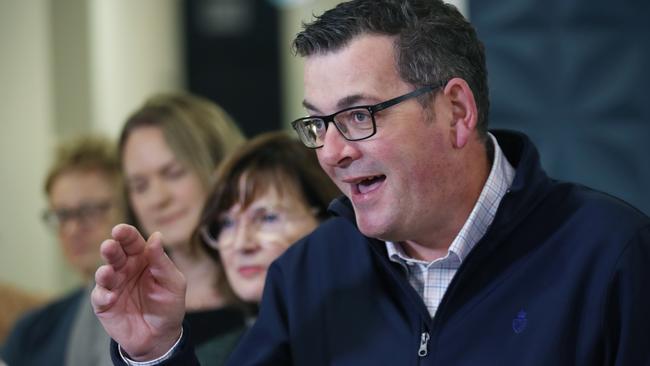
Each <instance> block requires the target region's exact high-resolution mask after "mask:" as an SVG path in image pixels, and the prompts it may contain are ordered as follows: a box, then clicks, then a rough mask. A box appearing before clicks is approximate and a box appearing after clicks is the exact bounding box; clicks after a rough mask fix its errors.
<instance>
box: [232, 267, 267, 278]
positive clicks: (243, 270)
mask: <svg viewBox="0 0 650 366" xmlns="http://www.w3.org/2000/svg"><path fill="white" fill-rule="evenodd" d="M237 272H238V273H239V274H240V275H241V276H242V277H246V278H250V277H255V276H257V275H259V274H261V273H263V272H264V267H263V266H242V267H239V268H238V269H237Z"/></svg>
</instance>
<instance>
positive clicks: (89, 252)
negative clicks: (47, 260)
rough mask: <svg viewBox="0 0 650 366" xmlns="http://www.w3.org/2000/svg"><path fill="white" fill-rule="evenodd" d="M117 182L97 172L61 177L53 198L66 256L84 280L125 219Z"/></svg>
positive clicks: (90, 273) (50, 201)
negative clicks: (118, 224) (109, 239)
mask: <svg viewBox="0 0 650 366" xmlns="http://www.w3.org/2000/svg"><path fill="white" fill-rule="evenodd" d="M117 189H118V188H117V187H115V184H114V180H113V179H110V178H108V177H107V176H106V175H105V174H103V173H101V172H99V171H97V170H91V171H81V170H71V171H67V172H64V173H62V174H60V175H59V176H58V177H57V178H56V180H55V181H54V184H53V185H52V189H51V191H50V195H49V204H50V210H51V211H52V212H56V213H57V216H58V217H59V226H58V237H59V242H60V244H61V246H62V248H63V254H64V256H65V258H66V260H67V261H68V263H70V265H72V266H73V267H74V269H75V270H76V271H77V272H79V273H81V275H82V277H84V278H91V277H92V274H93V273H94V271H95V270H96V269H97V266H98V264H99V262H100V256H99V246H100V244H101V243H102V241H104V240H105V239H107V238H109V237H110V234H111V229H112V227H113V226H114V225H116V224H117V223H119V220H121V219H122V216H121V208H120V207H119V206H118V205H117V203H116V202H117V200H116V197H117V194H118V193H117V192H116V190H117Z"/></svg>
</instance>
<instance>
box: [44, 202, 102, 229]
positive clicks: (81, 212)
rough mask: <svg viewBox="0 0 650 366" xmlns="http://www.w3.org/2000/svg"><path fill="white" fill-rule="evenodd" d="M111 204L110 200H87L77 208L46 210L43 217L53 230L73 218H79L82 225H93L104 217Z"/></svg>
mask: <svg viewBox="0 0 650 366" xmlns="http://www.w3.org/2000/svg"><path fill="white" fill-rule="evenodd" d="M111 206H112V203H111V202H110V201H100V202H85V203H83V204H81V205H79V207H76V208H59V209H49V210H45V211H44V212H43V216H42V218H43V221H44V222H45V224H47V226H49V227H50V228H51V229H53V230H58V229H59V228H60V227H61V226H63V225H65V224H66V223H67V222H69V221H72V220H77V221H78V222H79V223H80V224H82V225H92V224H94V223H96V222H98V221H99V220H100V219H102V218H103V217H104V215H106V212H107V211H108V210H109V209H110V208H111Z"/></svg>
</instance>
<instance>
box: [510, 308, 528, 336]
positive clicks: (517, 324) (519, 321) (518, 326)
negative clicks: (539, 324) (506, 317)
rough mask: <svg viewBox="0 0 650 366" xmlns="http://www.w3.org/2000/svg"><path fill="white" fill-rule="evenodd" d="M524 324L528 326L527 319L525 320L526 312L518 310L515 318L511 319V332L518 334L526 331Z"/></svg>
mask: <svg viewBox="0 0 650 366" xmlns="http://www.w3.org/2000/svg"><path fill="white" fill-rule="evenodd" d="M526 324H528V319H527V318H526V312H525V311H524V310H519V312H518V313H517V317H516V318H514V319H512V330H513V331H514V332H515V333H516V334H519V333H521V332H523V331H524V329H526Z"/></svg>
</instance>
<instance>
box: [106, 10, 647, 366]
mask: <svg viewBox="0 0 650 366" xmlns="http://www.w3.org/2000/svg"><path fill="white" fill-rule="evenodd" d="M294 46H295V49H296V51H297V53H298V54H299V55H301V56H303V57H305V72H304V82H305V99H304V101H303V105H304V106H305V108H306V109H307V111H308V114H309V117H305V118H300V119H297V120H296V121H294V122H293V124H292V125H293V128H294V129H295V130H296V131H297V133H298V135H299V137H300V139H301V140H302V142H303V143H304V144H305V145H306V146H307V147H310V148H314V149H316V153H317V155H318V159H319V161H320V164H321V166H322V168H323V169H324V170H325V171H326V172H327V174H328V175H329V176H330V178H331V179H332V180H333V181H334V182H335V183H336V184H337V185H338V187H339V188H340V189H341V191H342V192H343V193H344V194H345V196H346V197H345V198H341V199H339V200H337V201H335V202H334V203H333V204H332V207H331V209H332V212H333V213H334V214H335V215H336V217H335V218H333V219H331V220H329V221H327V222H325V223H324V224H323V225H321V227H319V228H318V229H316V231H315V232H314V233H312V234H310V235H309V236H308V237H306V238H305V239H303V240H302V241H301V242H299V243H298V244H296V245H295V246H293V247H292V248H291V249H289V250H288V251H287V253H285V255H284V256H282V257H281V258H279V259H278V260H277V262H276V263H275V264H274V265H273V266H272V267H271V269H270V270H269V273H268V278H267V284H266V288H265V292H264V296H263V300H262V304H261V307H260V314H259V318H258V320H257V322H256V324H255V325H254V326H253V328H252V329H251V330H250V331H249V332H248V334H247V335H246V336H245V337H244V338H243V339H242V341H241V343H240V345H239V347H238V349H237V350H236V351H235V353H234V354H233V355H232V357H231V359H230V364H231V365H237V366H240V365H646V364H650V353H649V352H650V351H649V349H650V348H649V347H648V346H649V345H650V344H649V341H648V340H649V339H650V336H649V335H650V315H649V314H648V311H647V310H646V309H648V308H650V296H649V295H648V289H649V288H650V287H649V284H650V282H649V281H650V273H649V272H650V270H649V269H648V268H649V267H648V264H649V262H650V219H648V217H647V216H645V215H643V214H642V213H640V212H639V211H637V210H635V209H634V208H632V207H630V206H628V205H627V204H625V203H623V202H621V201H619V200H617V199H615V198H613V197H610V196H607V195H605V194H602V193H599V192H595V191H593V190H590V189H588V188H586V187H582V186H578V185H574V184H568V183H562V182H557V181H554V180H552V179H550V178H548V177H547V176H546V175H545V173H544V171H543V170H542V168H541V167H540V165H539V158H538V156H537V152H536V150H535V148H534V147H533V146H532V144H531V142H530V141H529V140H528V139H527V138H526V137H525V136H523V135H521V134H517V133H513V132H506V131H492V132H488V130H487V115H488V107H489V101H488V88H487V77H486V70H485V58H484V54H483V47H482V45H481V43H480V41H479V40H478V39H477V37H476V33H475V31H474V29H473V28H472V27H471V25H470V24H469V23H468V22H466V21H465V19H464V18H463V17H462V16H461V15H460V13H458V11H457V10H456V9H455V8H454V7H453V6H450V5H446V4H444V3H443V2H441V1H436V0H399V1H398V0H356V1H350V2H346V3H342V4H340V5H338V6H337V7H336V8H334V9H332V10H330V11H328V12H326V13H324V14H323V15H322V16H320V17H318V18H317V19H316V21H314V22H313V23H311V24H309V25H307V26H306V28H305V30H304V31H303V32H301V33H300V34H299V35H298V36H297V38H296V40H295V42H294ZM102 254H103V257H104V259H105V261H106V262H107V265H105V266H103V267H102V268H100V269H99V270H98V272H97V275H96V280H97V287H96V288H95V291H94V293H93V305H94V307H95V311H96V313H97V314H98V316H99V317H100V319H101V320H102V322H103V324H104V326H105V328H106V329H107V331H108V332H109V334H111V336H112V337H113V338H114V339H115V340H116V341H117V342H118V343H119V344H120V346H121V349H120V351H119V352H118V348H117V346H114V348H113V356H114V358H113V359H114V362H116V363H118V364H121V363H123V362H130V363H132V362H133V361H130V360H135V361H145V360H157V361H156V362H157V364H165V365H171V364H174V365H189V364H195V363H196V360H195V358H194V357H193V354H192V350H191V348H190V347H188V346H187V342H186V340H187V337H188V334H187V333H191V330H183V328H182V327H181V321H180V319H182V313H183V302H182V299H183V294H184V288H185V283H184V280H183V278H182V276H181V275H180V274H178V272H177V271H176V270H175V268H174V267H173V265H172V264H171V262H170V261H169V260H168V259H167V258H166V257H165V256H164V254H163V252H162V250H161V248H160V237H158V236H155V237H153V238H150V239H149V241H148V243H146V242H145V241H144V240H143V239H142V237H140V235H139V234H138V233H137V232H135V231H133V230H132V229H131V228H128V227H117V228H116V230H114V240H109V241H107V242H105V244H104V245H103V246H102ZM120 353H121V354H120Z"/></svg>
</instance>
